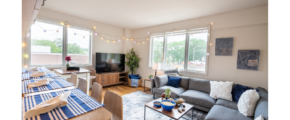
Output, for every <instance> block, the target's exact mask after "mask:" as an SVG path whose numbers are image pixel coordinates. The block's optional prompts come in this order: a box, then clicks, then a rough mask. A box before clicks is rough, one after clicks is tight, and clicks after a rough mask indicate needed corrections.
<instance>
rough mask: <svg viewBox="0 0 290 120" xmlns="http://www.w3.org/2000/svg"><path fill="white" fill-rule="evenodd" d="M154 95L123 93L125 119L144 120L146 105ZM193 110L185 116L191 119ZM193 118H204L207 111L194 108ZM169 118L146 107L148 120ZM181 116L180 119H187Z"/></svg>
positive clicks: (201, 119)
mask: <svg viewBox="0 0 290 120" xmlns="http://www.w3.org/2000/svg"><path fill="white" fill-rule="evenodd" d="M152 97H153V96H152V95H150V94H147V93H144V92H142V91H137V92H133V93H130V94H127V95H123V96H122V98H123V118H124V120H144V105H145V103H148V102H150V101H152V100H153V98H152ZM191 114H192V112H191V111H189V112H188V113H187V114H185V115H184V116H183V117H185V118H186V119H189V120H191ZM193 114H194V115H193V116H194V117H193V120H203V119H204V118H205V116H206V115H207V113H206V112H203V111H199V110H196V109H194V111H193ZM157 119H158V120H169V119H170V118H169V117H167V116H165V115H162V114H161V113H159V112H156V111H154V110H151V109H150V108H146V120H157ZM186 119H184V118H181V119H180V120H186Z"/></svg>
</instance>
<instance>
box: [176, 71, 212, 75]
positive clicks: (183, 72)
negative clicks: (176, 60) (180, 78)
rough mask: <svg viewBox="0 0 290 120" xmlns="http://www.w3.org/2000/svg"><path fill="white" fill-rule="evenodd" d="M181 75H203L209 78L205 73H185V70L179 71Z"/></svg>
mask: <svg viewBox="0 0 290 120" xmlns="http://www.w3.org/2000/svg"><path fill="white" fill-rule="evenodd" d="M178 72H179V74H182V75H189V76H190V75H202V76H207V73H206V72H205V73H204V72H198V71H183V70H180V71H178Z"/></svg>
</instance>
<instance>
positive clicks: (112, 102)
mask: <svg viewBox="0 0 290 120" xmlns="http://www.w3.org/2000/svg"><path fill="white" fill-rule="evenodd" d="M104 105H105V108H106V109H107V110H109V111H110V112H111V113H112V120H123V100H122V97H121V96H120V95H118V94H116V93H113V92H111V91H106V93H105V98H104Z"/></svg>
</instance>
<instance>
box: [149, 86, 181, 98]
mask: <svg viewBox="0 0 290 120" xmlns="http://www.w3.org/2000/svg"><path fill="white" fill-rule="evenodd" d="M167 88H169V89H170V90H171V97H173V98H178V97H179V95H180V94H181V93H183V92H184V91H185V89H184V88H182V87H179V88H175V87H172V86H162V87H160V88H153V92H155V93H158V94H160V95H161V94H162V93H164V92H165V89H167Z"/></svg>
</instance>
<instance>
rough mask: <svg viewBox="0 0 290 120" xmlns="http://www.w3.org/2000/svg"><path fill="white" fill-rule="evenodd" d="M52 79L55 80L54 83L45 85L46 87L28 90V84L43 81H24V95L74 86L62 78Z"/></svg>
mask: <svg viewBox="0 0 290 120" xmlns="http://www.w3.org/2000/svg"><path fill="white" fill-rule="evenodd" d="M51 79H53V80H54V81H51V82H50V83H49V84H48V85H44V86H40V87H33V88H28V84H29V83H33V82H36V81H39V80H42V79H34V80H25V81H22V94H27V93H34V92H42V91H48V90H54V89H60V88H66V87H72V86H74V85H73V84H71V83H69V82H67V81H66V80H65V79H64V78H61V77H58V78H51Z"/></svg>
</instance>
